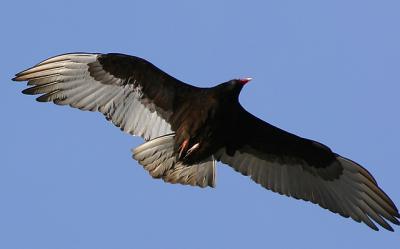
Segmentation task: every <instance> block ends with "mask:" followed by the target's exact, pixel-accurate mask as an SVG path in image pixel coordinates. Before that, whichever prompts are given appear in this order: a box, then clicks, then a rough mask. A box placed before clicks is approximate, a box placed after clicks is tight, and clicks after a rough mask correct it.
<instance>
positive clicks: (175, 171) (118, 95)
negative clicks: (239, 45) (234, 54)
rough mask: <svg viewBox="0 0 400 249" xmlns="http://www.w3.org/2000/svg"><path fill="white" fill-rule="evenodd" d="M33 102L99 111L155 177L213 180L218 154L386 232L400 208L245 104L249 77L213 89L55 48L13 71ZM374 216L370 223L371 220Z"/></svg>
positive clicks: (326, 152)
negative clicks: (134, 140)
mask: <svg viewBox="0 0 400 249" xmlns="http://www.w3.org/2000/svg"><path fill="white" fill-rule="evenodd" d="M13 80H14V81H28V85H29V86H30V87H29V88H27V89H25V90H23V93H24V94H30V95H37V94H38V95H40V96H39V97H38V98H37V100H38V101H40V102H53V103H55V104H57V105H69V106H71V107H75V108H79V109H81V110H88V111H98V112H101V113H102V114H103V115H104V116H105V117H106V119H107V120H109V121H111V122H112V123H113V124H114V125H115V126H117V127H119V128H120V129H121V130H122V131H124V132H126V133H129V134H131V135H134V136H141V137H143V138H144V140H145V143H144V144H142V145H140V146H139V147H137V148H135V149H133V150H132V152H133V158H134V159H136V160H137V161H138V162H139V163H140V164H141V165H142V166H143V167H144V169H145V170H147V171H148V172H149V173H150V175H151V176H152V177H153V178H161V179H163V180H164V181H166V182H169V183H180V184H186V185H192V186H199V187H207V186H211V187H214V186H215V170H216V161H221V162H222V163H225V164H227V165H229V166H231V167H232V168H233V169H235V170H236V171H238V172H240V173H242V174H243V175H245V176H249V177H250V178H251V179H252V180H253V181H255V182H256V183H258V184H260V185H261V186H263V187H265V188H267V189H269V190H272V191H274V192H277V193H279V194H282V195H287V196H291V197H294V198H296V199H302V200H305V201H311V202H312V203H315V204H318V205H319V206H321V207H322V208H325V209H328V210H330V211H332V212H334V213H338V214H340V215H341V216H344V217H351V218H352V219H353V220H355V221H357V222H363V223H365V224H366V225H368V226H369V227H371V228H372V229H374V230H378V227H377V226H376V224H375V223H374V222H376V223H377V224H379V225H380V226H382V227H384V228H386V229H387V230H390V231H393V228H392V227H391V226H390V225H389V223H388V221H390V222H391V223H393V224H396V225H399V224H400V222H399V218H400V215H399V212H398V209H397V208H396V206H395V204H394V203H393V201H392V200H391V199H390V198H389V197H388V196H387V195H386V194H385V192H384V191H383V190H382V189H381V188H380V187H379V186H378V184H377V182H376V180H375V179H374V177H373V176H372V175H371V174H370V173H369V172H368V171H367V170H366V169H365V168H363V167H362V166H361V165H359V164H357V163H356V162H354V161H352V160H350V159H347V158H345V157H342V156H340V155H338V154H336V153H334V152H333V151H332V150H331V149H330V148H329V147H327V146H325V145H323V144H321V143H319V142H316V141H313V140H310V139H306V138H302V137H299V136H296V135H294V134H291V133H289V132H286V131H284V130H281V129H279V128H277V127H275V126H273V125H271V124H269V123H267V122H265V121H263V120H261V119H259V118H257V117H255V116H253V115H252V114H250V113H249V112H248V111H246V110H245V109H244V108H243V107H242V106H241V105H240V103H239V100H238V98H239V94H240V92H241V90H242V88H243V87H244V86H245V84H247V83H248V82H249V81H250V80H251V78H243V79H233V80H229V81H227V82H224V83H222V84H219V85H216V86H214V87H210V88H201V87H195V86H192V85H189V84H187V83H184V82H182V81H180V80H178V79H176V78H174V77H172V76H170V75H168V74H167V73H165V72H163V71H162V70H160V69H159V68H157V67H156V66H154V65H153V64H151V63H150V62H148V61H146V60H144V59H142V58H139V57H135V56H129V55H124V54H116V53H110V54H93V53H71V54H63V55H59V56H55V57H52V58H49V59H47V60H44V61H42V62H40V63H39V64H37V65H35V66H33V67H32V68H29V69H27V70H24V71H22V72H20V73H18V74H16V77H15V78H14V79H13ZM372 220H373V221H374V222H373V221H372Z"/></svg>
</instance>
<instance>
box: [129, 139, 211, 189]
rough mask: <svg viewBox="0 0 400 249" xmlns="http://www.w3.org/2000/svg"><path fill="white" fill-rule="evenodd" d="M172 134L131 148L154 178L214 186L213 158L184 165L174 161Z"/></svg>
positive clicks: (200, 185)
mask: <svg viewBox="0 0 400 249" xmlns="http://www.w3.org/2000/svg"><path fill="white" fill-rule="evenodd" d="M174 136H175V134H168V135H165V136H161V137H157V138H155V139H152V140H150V141H148V142H146V143H144V144H142V145H140V146H139V147H137V148H135V149H133V150H132V153H133V159H135V160H137V161H138V162H139V163H140V164H141V165H142V166H143V167H144V169H145V170H147V171H149V173H150V175H151V176H152V177H154V178H162V179H163V180H164V181H166V182H169V183H180V184H184V185H192V186H199V187H207V186H210V187H215V160H214V158H213V157H210V158H207V160H204V161H202V162H199V163H198V164H193V165H185V164H182V163H181V162H177V161H176V155H175V152H174Z"/></svg>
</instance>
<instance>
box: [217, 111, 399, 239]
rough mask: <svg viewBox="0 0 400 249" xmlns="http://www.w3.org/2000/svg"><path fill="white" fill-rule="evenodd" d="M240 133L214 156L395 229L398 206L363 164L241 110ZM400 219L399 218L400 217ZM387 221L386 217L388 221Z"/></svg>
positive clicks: (267, 183) (297, 194) (280, 189)
mask: <svg viewBox="0 0 400 249" xmlns="http://www.w3.org/2000/svg"><path fill="white" fill-rule="evenodd" d="M236 128H237V134H235V136H232V137H234V138H232V141H230V142H229V143H227V145H226V147H224V148H222V149H220V150H219V151H218V152H217V153H216V155H215V157H216V159H217V160H220V161H222V162H223V163H226V164H228V165H230V166H232V167H233V168H234V169H235V170H236V171H239V172H240V173H242V174H243V175H246V176H250V177H251V179H252V180H254V181H255V182H257V183H259V184H261V185H262V186H263V187H265V188H267V189H270V190H272V191H274V192H277V193H280V194H283V195H287V196H291V197H294V198H296V199H302V200H305V201H311V202H313V203H315V204H318V205H319V206H321V207H323V208H326V209H329V210H330V211H332V212H334V213H338V214H340V215H342V216H344V217H351V218H352V219H354V220H355V221H357V222H364V223H365V224H367V225H368V226H369V227H371V228H372V229H374V230H378V228H377V226H376V225H375V224H374V223H373V222H372V221H371V219H372V220H374V221H375V222H377V223H378V224H379V225H381V226H382V227H384V228H386V229H388V230H390V231H393V229H392V227H391V226H390V225H389V224H388V222H387V221H386V220H388V221H391V222H392V223H394V224H396V225H399V224H400V223H399V220H398V219H397V218H399V217H400V215H399V213H398V210H397V208H396V206H395V205H394V203H393V202H392V201H391V200H390V198H389V197H388V196H387V195H386V194H385V193H384V192H383V191H382V190H381V189H380V188H379V187H378V185H377V183H376V181H375V179H374V178H373V177H372V175H371V174H370V173H369V172H368V171H367V170H366V169H364V168H363V167H362V166H360V165H359V164H357V163H355V162H353V161H351V160H349V159H346V158H344V157H342V156H339V155H337V154H335V153H333V152H332V151H331V150H330V149H329V148H328V147H326V146H324V145H322V144H320V143H318V142H315V141H312V140H308V139H304V138H301V137H298V136H295V135H293V134H290V133H288V132H285V131H283V130H280V129H278V128H276V127H274V126H272V125H270V124H268V123H266V122H264V121H262V120H260V119H258V118H256V117H254V116H253V115H251V114H250V113H248V112H246V111H245V110H244V109H242V110H241V112H240V118H239V120H238V123H237V127H236ZM396 217H397V218H396ZM385 219H386V220H385Z"/></svg>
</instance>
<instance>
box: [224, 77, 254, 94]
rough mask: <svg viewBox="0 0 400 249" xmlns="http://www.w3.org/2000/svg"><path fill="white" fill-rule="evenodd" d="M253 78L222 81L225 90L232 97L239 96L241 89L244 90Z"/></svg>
mask: <svg viewBox="0 0 400 249" xmlns="http://www.w3.org/2000/svg"><path fill="white" fill-rule="evenodd" d="M251 80H252V78H240V79H233V80H230V81H228V82H225V83H222V84H221V85H220V86H222V89H223V92H225V93H226V94H229V95H231V96H232V97H236V98H237V97H239V94H240V91H241V90H242V88H243V86H244V85H246V84H247V83H249V81H251Z"/></svg>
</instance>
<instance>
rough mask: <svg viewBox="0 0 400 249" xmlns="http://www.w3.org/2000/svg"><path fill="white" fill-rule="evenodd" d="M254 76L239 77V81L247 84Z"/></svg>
mask: <svg viewBox="0 0 400 249" xmlns="http://www.w3.org/2000/svg"><path fill="white" fill-rule="evenodd" d="M252 79H253V78H250V77H248V78H243V79H239V82H240V83H242V84H243V85H245V84H247V83H248V82H249V81H250V80H252Z"/></svg>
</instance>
